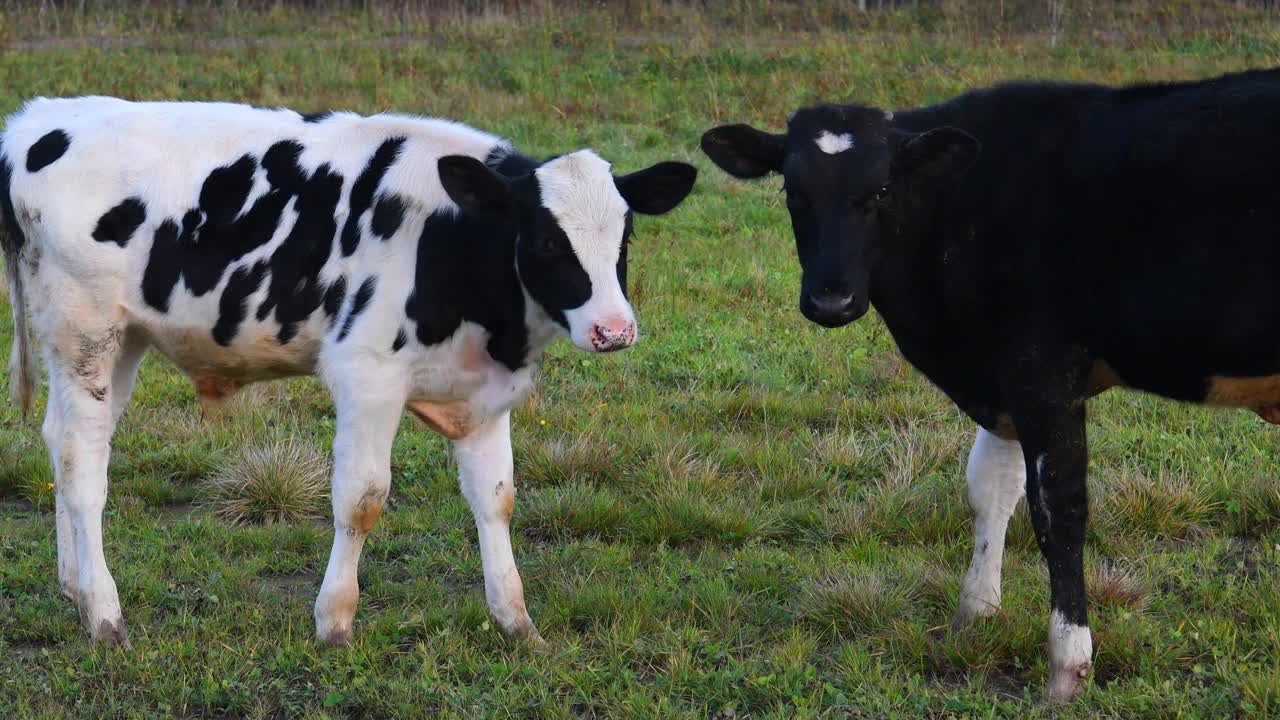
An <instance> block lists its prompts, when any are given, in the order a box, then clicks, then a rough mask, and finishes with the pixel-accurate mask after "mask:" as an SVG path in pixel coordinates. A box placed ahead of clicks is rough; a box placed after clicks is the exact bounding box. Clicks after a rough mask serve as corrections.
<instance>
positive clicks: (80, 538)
mask: <svg viewBox="0 0 1280 720" xmlns="http://www.w3.org/2000/svg"><path fill="white" fill-rule="evenodd" d="M695 176H696V172H695V170H694V169H693V168H692V167H690V166H688V165H685V164H682V163H660V164H658V165H656V166H654V167H652V168H649V169H647V170H643V171H640V172H638V173H634V174H632V175H627V176H622V177H615V176H614V175H613V174H612V173H611V171H610V166H609V164H608V163H607V162H605V161H604V160H602V159H601V158H599V157H598V156H597V155H595V154H594V153H592V152H591V151H589V150H580V151H578V152H574V153H570V154H567V155H562V156H559V157H556V158H553V159H551V160H549V161H547V162H543V163H539V162H535V161H533V160H530V159H529V158H526V157H524V156H521V155H520V154H518V153H517V152H515V150H514V149H513V148H512V147H511V145H510V144H509V143H508V142H506V141H504V140H502V139H500V138H497V137H494V136H492V135H488V134H485V133H483V132H480V131H477V130H474V129H472V128H470V127H466V126H464V125H460V124H457V123H453V122H448V121H443V120H435V119H425V118H418V117H411V116H404V115H390V114H384V115H375V116H372V117H361V116H358V115H355V114H352V113H328V114H325V115H320V116H302V115H299V114H298V113H295V112H293V111H291V110H283V109H278V110H269V109H259V108H253V107H248V106H243V105H231V104H217V103H133V102H126V101H123V100H118V99H114V98H105V97H85V98H75V99H45V98H39V99H35V100H32V101H31V102H29V103H28V104H27V105H26V106H25V107H24V108H23V109H22V110H20V111H19V112H17V113H16V114H14V115H13V116H11V117H10V118H9V121H8V125H7V127H6V128H5V130H4V133H3V136H0V210H2V211H3V214H4V216H5V218H4V219H5V224H6V232H5V233H4V249H5V254H6V259H7V262H6V270H7V272H8V274H9V277H10V288H11V299H12V304H13V308H14V320H15V325H16V328H17V332H16V333H15V343H14V353H13V359H12V361H11V380H10V382H11V390H12V391H13V394H14V395H15V396H16V397H17V398H18V399H19V400H20V401H22V402H23V404H24V405H25V404H26V403H28V402H29V400H30V397H31V388H32V386H33V384H34V382H35V365H34V362H33V360H32V357H31V351H30V343H29V341H28V332H27V330H28V315H29V322H30V329H31V330H33V331H34V333H33V334H34V337H35V344H36V345H38V347H39V349H40V351H41V353H42V354H43V356H44V360H45V364H46V366H47V369H48V373H49V402H48V407H47V410H46V417H45V422H44V428H43V434H44V438H45V442H46V444H47V445H48V448H49V452H50V455H51V457H52V460H53V465H54V469H55V475H56V488H57V489H56V497H57V510H56V515H57V537H58V575H59V579H60V581H61V584H62V587H63V591H64V593H65V594H66V595H67V596H68V597H69V598H70V599H72V600H73V601H74V602H75V603H76V604H77V605H78V607H79V610H80V614H81V618H82V621H83V623H84V625H85V628H86V629H87V631H88V632H89V634H90V636H91V637H92V638H94V639H95V640H100V641H107V642H126V641H127V633H126V630H125V625H124V622H123V618H122V614H121V607H120V602H119V599H118V595H117V592H116V586H115V582H114V580H113V579H112V577H111V574H110V572H109V571H108V570H107V564H106V559H105V555H104V551H103V544H102V511H103V508H104V505H105V502H106V490H107V463H108V457H109V455H110V442H111V435H112V432H113V430H114V428H115V426H116V423H117V421H118V420H119V418H120V415H121V413H122V412H123V411H124V408H125V404H126V402H127V401H128V398H129V395H130V391H131V390H132V388H133V384H134V379H135V376H136V374H137V370H138V365H139V363H140V361H141V359H142V356H143V354H144V353H145V352H146V350H147V349H148V348H152V347H154V348H157V349H158V350H159V351H160V352H162V353H163V354H165V355H166V356H168V357H169V358H170V359H172V360H173V361H174V362H175V363H176V364H177V365H178V366H179V367H180V368H182V369H183V370H184V371H186V372H187V373H189V374H190V375H191V376H192V378H193V379H194V380H195V383H196V388H197V392H198V394H199V395H200V397H201V399H202V400H206V399H208V400H213V399H218V398H220V397H222V396H224V395H226V394H228V393H230V392H232V391H234V390H235V389H236V388H238V387H239V386H241V385H243V384H245V383H249V382H254V381H258V380H264V379H271V378H278V377H286V376H294V375H304V374H311V373H314V374H316V375H318V376H319V377H320V378H321V379H322V380H323V381H324V383H325V384H326V385H327V386H328V388H329V390H330V391H331V393H332V396H333V400H334V405H335V409H336V412H337V431H336V435H335V438H334V465H335V467H334V477H333V510H334V526H335V537H334V544H333V550H332V554H331V555H330V559H329V566H328V569H327V571H326V573H325V578H324V583H323V585H322V587H321V589H320V594H319V596H318V598H317V600H316V607H315V618H316V632H317V637H318V639H319V640H320V641H322V642H325V643H329V644H345V643H346V642H348V641H349V639H350V637H351V629H352V621H353V618H354V615H355V610H356V604H357V600H358V593H359V589H358V586H357V582H356V567H357V563H358V561H359V557H360V550H361V547H362V545H363V543H364V539H365V536H366V535H367V534H368V532H369V531H370V530H371V529H372V527H373V525H374V523H375V522H376V520H377V518H378V515H379V514H380V512H381V509H382V505H383V502H384V500H385V498H386V495H387V493H388V491H389V488H390V482H391V473H390V455H391V444H392V440H393V438H394V436H395V433H396V429H397V427H398V425H399V423H400V417H401V414H402V413H403V411H404V409H405V408H406V407H408V408H409V409H410V410H412V411H413V412H414V413H415V414H417V415H418V416H419V417H421V418H422V419H423V420H425V421H426V422H427V424H428V425H430V426H431V427H432V428H433V429H435V430H437V431H438V432H440V433H442V434H444V435H446V436H448V437H449V438H451V439H452V440H453V446H454V451H455V455H456V458H457V462H458V466H459V477H460V481H461V485H462V491H463V493H464V495H465V496H466V497H467V499H468V501H469V502H470V504H471V507H472V510H473V511H474V514H475V519H476V524H477V527H478V530H479V534H480V549H481V554H482V556H483V563H484V575H485V591H486V597H487V600H488V603H489V607H490V609H491V611H492V613H493V616H494V618H495V619H496V620H497V622H498V624H499V625H500V627H501V628H502V629H503V631H504V632H506V633H507V634H508V635H509V636H514V637H526V638H536V637H537V630H536V629H535V627H534V625H533V623H532V621H531V620H530V619H529V615H528V613H527V611H526V610H525V605H524V597H523V591H522V588H521V582H520V576H519V573H518V572H517V570H516V565H515V560H514V558H513V556H512V552H511V541H510V534H509V519H510V516H511V510H512V506H513V502H514V491H515V489H514V487H513V485H512V453H511V441H510V433H509V413H510V409H511V408H512V407H513V406H514V405H515V404H516V403H518V402H519V401H520V400H521V399H522V398H524V397H525V395H526V394H527V393H528V392H529V390H530V387H531V383H532V381H533V371H534V367H535V364H536V362H537V360H538V358H539V356H540V355H541V353H542V351H543V349H544V348H545V347H546V345H547V344H548V343H549V342H550V341H551V340H552V339H554V338H555V337H556V336H557V335H560V334H562V333H568V334H569V336H570V337H571V338H572V340H573V342H574V344H575V345H577V346H578V347H580V348H583V349H584V350H589V351H609V350H617V349H621V348H623V347H626V346H628V345H630V344H632V343H633V342H634V340H635V337H636V330H635V320H634V316H633V312H632V308H631V305H630V304H629V302H628V301H627V297H626V288H625V278H626V245H627V235H628V234H629V232H630V228H631V214H632V212H633V211H634V212H641V213H651V214H657V213H663V212H666V211H667V210H670V209H672V208H674V207H675V206H676V205H678V204H679V203H680V202H681V201H682V200H683V199H684V197H685V196H686V195H687V194H688V192H689V191H690V189H691V187H692V185H693V182H694V179H695Z"/></svg>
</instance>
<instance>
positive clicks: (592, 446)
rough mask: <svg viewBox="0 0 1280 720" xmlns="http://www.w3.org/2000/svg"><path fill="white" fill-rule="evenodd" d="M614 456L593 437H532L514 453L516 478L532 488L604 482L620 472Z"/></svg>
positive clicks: (612, 449)
mask: <svg viewBox="0 0 1280 720" xmlns="http://www.w3.org/2000/svg"><path fill="white" fill-rule="evenodd" d="M615 454H616V453H615V448H614V447H613V446H612V445H611V444H609V443H607V442H603V441H602V440H600V439H599V438H597V437H596V436H595V435H594V434H593V433H582V434H580V435H563V436H561V437H558V438H555V439H552V440H543V439H542V438H540V437H536V438H534V439H533V441H532V442H529V443H527V444H523V447H520V448H518V449H517V452H516V458H517V462H519V464H520V465H519V467H518V469H517V474H518V475H519V476H520V477H521V478H522V479H523V480H524V481H525V482H527V483H529V484H531V485H534V486H537V485H563V484H565V483H569V482H573V481H588V480H592V479H607V478H610V477H612V476H614V475H617V474H619V472H620V466H619V464H618V463H617V461H616V460H617V459H616V457H615Z"/></svg>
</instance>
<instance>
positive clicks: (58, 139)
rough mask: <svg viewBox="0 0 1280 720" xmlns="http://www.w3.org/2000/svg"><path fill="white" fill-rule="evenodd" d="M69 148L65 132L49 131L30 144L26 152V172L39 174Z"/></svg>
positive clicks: (69, 143)
mask: <svg viewBox="0 0 1280 720" xmlns="http://www.w3.org/2000/svg"><path fill="white" fill-rule="evenodd" d="M69 147H71V138H70V137H69V136H68V135H67V133H66V132H65V131H63V130H50V131H49V132H47V133H45V134H44V136H43V137H41V138H40V139H39V140H37V141H35V142H34V143H32V145H31V147H30V148H29V149H28V150H27V172H40V171H41V170H43V169H45V168H47V167H49V166H50V165H52V164H53V163H55V162H57V160H58V158H60V157H62V155H63V153H65V152H66V151H67V148H69Z"/></svg>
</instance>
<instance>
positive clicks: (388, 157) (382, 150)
mask: <svg viewBox="0 0 1280 720" xmlns="http://www.w3.org/2000/svg"><path fill="white" fill-rule="evenodd" d="M404 141H405V139H404V138H403V137H393V138H388V139H386V140H384V141H383V142H382V144H381V145H379V146H378V149H377V150H375V151H374V153H373V157H371V158H369V162H368V164H366V165H365V167H364V170H361V171H360V175H359V176H357V177H356V181H355V184H353V185H352V186H351V203H350V204H351V208H350V211H349V212H348V214H347V222H346V224H345V225H344V226H343V228H342V256H343V257H348V256H350V255H351V253H354V252H355V251H356V247H357V246H358V245H359V244H360V216H361V215H364V213H365V211H366V210H368V209H369V208H370V207H372V206H373V196H374V194H375V193H376V192H377V191H378V186H379V185H380V184H382V178H383V176H385V175H386V174H387V170H389V169H390V168H391V166H392V165H393V164H394V163H395V161H396V158H397V157H398V156H399V155H400V149H401V148H402V147H403V146H404Z"/></svg>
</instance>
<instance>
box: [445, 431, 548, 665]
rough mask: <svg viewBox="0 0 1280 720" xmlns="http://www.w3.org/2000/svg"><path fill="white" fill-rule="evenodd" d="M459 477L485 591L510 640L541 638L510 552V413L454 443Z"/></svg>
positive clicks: (513, 497) (512, 495) (513, 495)
mask: <svg viewBox="0 0 1280 720" xmlns="http://www.w3.org/2000/svg"><path fill="white" fill-rule="evenodd" d="M453 452H454V457H455V458H456V459H457V462H458V481H459V483H460V484H461V486H462V494H463V496H465V497H466V498H467V502H468V503H469V504H470V505H471V512H472V514H473V515H474V516H475V520H476V530H477V531H478V532H479V535H480V560H481V562H482V563H483V565H484V595H485V600H486V601H487V602H488V604H489V613H490V614H491V615H492V616H493V619H494V621H495V622H497V623H498V627H499V628H501V629H502V632H503V634H504V635H506V636H507V638H509V639H512V640H529V641H532V642H535V643H541V642H542V636H541V635H539V634H538V629H537V628H536V627H535V626H534V624H533V621H532V620H530V619H529V612H528V610H527V609H526V608H525V604H524V586H523V584H522V583H521V582H520V572H519V571H518V570H517V569H516V559H515V556H514V555H513V554H512V552H511V513H512V511H513V510H514V509H515V500H516V489H515V485H514V484H513V482H512V475H513V459H512V455H511V413H510V412H504V413H502V414H501V415H498V416H497V417H494V418H491V419H489V420H487V421H485V422H484V423H482V424H480V425H479V426H477V427H476V428H475V429H474V430H472V431H471V433H470V434H468V435H467V436H466V437H464V438H461V439H458V440H455V441H454V442H453Z"/></svg>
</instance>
